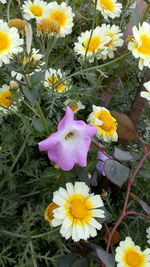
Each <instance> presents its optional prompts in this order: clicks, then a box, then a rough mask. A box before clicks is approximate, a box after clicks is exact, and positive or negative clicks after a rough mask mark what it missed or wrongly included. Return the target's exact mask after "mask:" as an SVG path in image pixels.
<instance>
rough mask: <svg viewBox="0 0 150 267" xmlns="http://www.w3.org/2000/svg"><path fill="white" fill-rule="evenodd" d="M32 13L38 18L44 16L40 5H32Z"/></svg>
mask: <svg viewBox="0 0 150 267" xmlns="http://www.w3.org/2000/svg"><path fill="white" fill-rule="evenodd" d="M29 9H30V11H31V12H32V14H33V15H34V16H36V17H41V16H42V14H43V7H41V6H38V5H32V6H30V8H29Z"/></svg>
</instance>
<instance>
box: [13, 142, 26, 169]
mask: <svg viewBox="0 0 150 267" xmlns="http://www.w3.org/2000/svg"><path fill="white" fill-rule="evenodd" d="M26 143H27V138H26V139H25V140H24V142H23V144H22V146H21V148H20V150H19V152H18V155H17V156H16V158H15V160H14V162H13V164H12V165H11V167H10V170H9V173H11V172H12V171H13V169H14V167H15V165H16V163H17V162H18V160H19V158H20V157H21V154H22V152H23V151H24V149H25V147H26Z"/></svg>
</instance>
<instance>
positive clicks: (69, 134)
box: [65, 132, 74, 140]
mask: <svg viewBox="0 0 150 267" xmlns="http://www.w3.org/2000/svg"><path fill="white" fill-rule="evenodd" d="M73 136H74V133H72V132H69V133H68V134H67V135H66V136H65V139H66V140H68V139H70V138H72V137H73Z"/></svg>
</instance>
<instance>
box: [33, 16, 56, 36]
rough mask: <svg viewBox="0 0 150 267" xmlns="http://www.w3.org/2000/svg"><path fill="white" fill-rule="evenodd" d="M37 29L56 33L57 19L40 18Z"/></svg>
mask: <svg viewBox="0 0 150 267" xmlns="http://www.w3.org/2000/svg"><path fill="white" fill-rule="evenodd" d="M37 29H38V31H43V32H45V33H48V34H49V33H58V32H59V31H60V27H59V24H58V22H57V21H53V20H50V19H49V18H45V19H42V20H41V21H40V22H39V23H38V24H37Z"/></svg>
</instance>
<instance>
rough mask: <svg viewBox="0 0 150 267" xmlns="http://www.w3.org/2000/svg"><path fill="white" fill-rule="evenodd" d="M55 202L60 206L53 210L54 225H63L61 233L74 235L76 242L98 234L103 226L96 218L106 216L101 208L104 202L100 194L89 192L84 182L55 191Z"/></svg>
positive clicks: (68, 235)
mask: <svg viewBox="0 0 150 267" xmlns="http://www.w3.org/2000/svg"><path fill="white" fill-rule="evenodd" d="M53 202H54V203H55V204H57V205H58V206H59V207H58V208H55V209H54V211H53V214H54V219H53V220H52V221H51V223H52V225H53V226H58V225H61V229H60V233H61V235H62V236H63V237H65V238H66V239H69V238H70V237H72V239H73V240H74V241H75V242H78V241H79V240H80V239H84V240H87V239H88V238H90V237H94V236H96V235H97V230H100V229H101V228H102V225H101V223H99V222H98V221H97V220H96V219H95V217H96V218H104V217H105V216H104V211H103V210H102V209H101V208H102V207H103V206H104V204H103V201H102V199H101V197H100V195H94V194H90V193H89V187H88V186H87V185H86V184H85V183H83V182H75V184H74V185H73V184H72V183H67V184H66V189H64V188H62V187H60V188H59V190H58V191H56V192H54V195H53Z"/></svg>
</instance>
